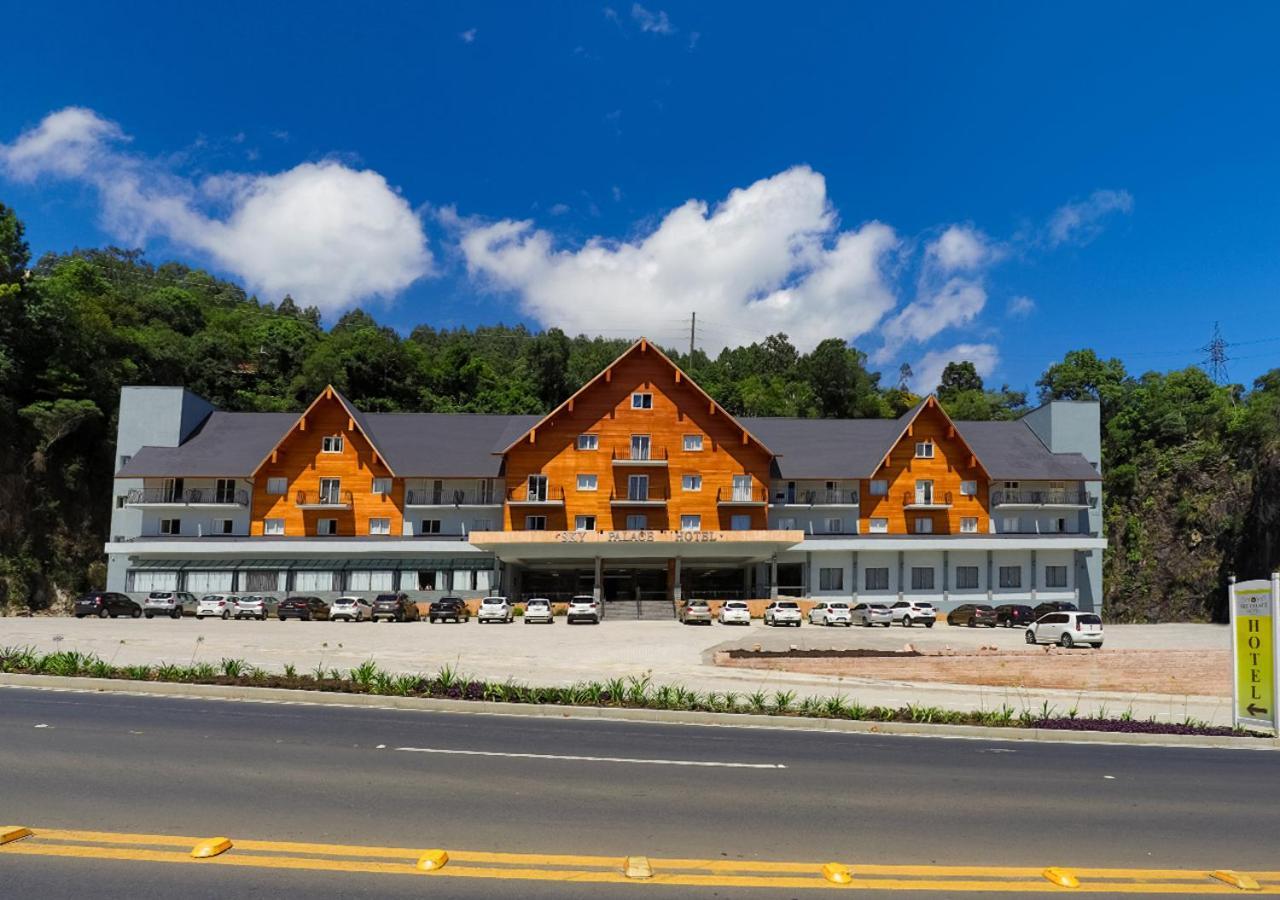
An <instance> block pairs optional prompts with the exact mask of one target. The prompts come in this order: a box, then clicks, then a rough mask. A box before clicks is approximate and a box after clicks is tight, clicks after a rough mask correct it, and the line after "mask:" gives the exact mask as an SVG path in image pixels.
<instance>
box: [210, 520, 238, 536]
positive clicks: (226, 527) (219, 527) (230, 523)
mask: <svg viewBox="0 0 1280 900" xmlns="http://www.w3.org/2000/svg"><path fill="white" fill-rule="evenodd" d="M234 529H235V521H234V520H233V519H214V520H213V531H212V532H210V533H211V534H234V533H235V532H234Z"/></svg>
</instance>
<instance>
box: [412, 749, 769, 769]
mask: <svg viewBox="0 0 1280 900" xmlns="http://www.w3.org/2000/svg"><path fill="white" fill-rule="evenodd" d="M396 749H397V750H403V751H405V752H407V753H443V754H448V755H452V756H502V757H507V758H509V759H552V760H567V761H569V762H604V763H636V764H639V765H646V766H700V767H705V768H716V769H785V768H786V766H785V765H783V764H782V763H736V762H719V761H715V760H697V759H637V758H632V757H628V756H568V755H561V754H556V753H502V752H499V751H496V750H448V749H445V748H443V747H397V748H396Z"/></svg>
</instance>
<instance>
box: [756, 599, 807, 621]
mask: <svg viewBox="0 0 1280 900" xmlns="http://www.w3.org/2000/svg"><path fill="white" fill-rule="evenodd" d="M801 618H802V616H801V615H800V604H799V603H797V602H796V601H794V600H771V601H770V602H769V605H768V606H766V607H765V608H764V624H766V625H794V626H796V627H797V628H799V627H800V620H801Z"/></svg>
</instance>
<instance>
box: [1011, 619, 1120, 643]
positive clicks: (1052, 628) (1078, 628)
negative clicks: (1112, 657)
mask: <svg viewBox="0 0 1280 900" xmlns="http://www.w3.org/2000/svg"><path fill="white" fill-rule="evenodd" d="M1025 636H1026V639H1027V643H1028V644H1058V645H1059V646H1061V647H1074V646H1075V645H1076V644H1088V645H1089V646H1090V647H1092V648H1094V649H1095V650H1096V649H1098V648H1099V647H1101V646H1102V619H1100V618H1098V615H1097V614H1096V613H1087V612H1053V613H1046V614H1045V615H1043V616H1041V617H1040V618H1038V619H1036V620H1035V621H1034V622H1032V623H1031V624H1030V625H1028V626H1027V630H1026V634H1025Z"/></svg>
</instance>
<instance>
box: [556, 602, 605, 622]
mask: <svg viewBox="0 0 1280 900" xmlns="http://www.w3.org/2000/svg"><path fill="white" fill-rule="evenodd" d="M603 618H604V603H603V602H602V601H600V600H597V599H596V598H595V597H592V596H589V595H582V596H578V597H573V598H571V599H570V600H569V609H568V612H566V613H565V622H566V623H567V624H569V625H572V624H573V623H574V622H590V623H591V624H592V625H599V624H600V620H601V619H603Z"/></svg>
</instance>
